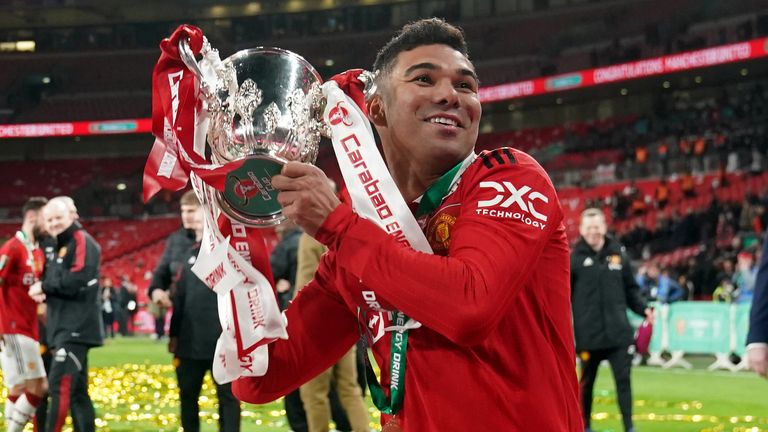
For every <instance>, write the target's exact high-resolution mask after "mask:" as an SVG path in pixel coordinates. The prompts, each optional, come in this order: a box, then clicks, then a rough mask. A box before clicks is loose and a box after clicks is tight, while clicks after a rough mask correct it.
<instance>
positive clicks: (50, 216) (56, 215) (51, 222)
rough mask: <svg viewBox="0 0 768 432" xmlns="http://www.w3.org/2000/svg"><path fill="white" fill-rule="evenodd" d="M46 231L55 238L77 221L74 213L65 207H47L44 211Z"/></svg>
mask: <svg viewBox="0 0 768 432" xmlns="http://www.w3.org/2000/svg"><path fill="white" fill-rule="evenodd" d="M43 215H44V217H45V229H46V230H47V231H48V233H49V234H50V235H52V236H54V237H56V236H58V235H59V234H61V233H62V232H64V231H65V230H66V229H67V228H69V227H70V226H71V225H72V223H73V222H74V221H75V218H74V216H73V214H72V212H71V211H70V210H69V209H68V208H66V206H64V205H47V206H45V207H44V209H43Z"/></svg>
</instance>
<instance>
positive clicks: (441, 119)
mask: <svg viewBox="0 0 768 432" xmlns="http://www.w3.org/2000/svg"><path fill="white" fill-rule="evenodd" d="M429 122H430V123H439V124H444V125H450V126H458V125H459V124H458V123H457V122H456V121H455V120H452V119H449V118H445V117H432V118H431V119H429Z"/></svg>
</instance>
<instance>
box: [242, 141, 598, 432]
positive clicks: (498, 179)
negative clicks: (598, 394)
mask: <svg viewBox="0 0 768 432" xmlns="http://www.w3.org/2000/svg"><path fill="white" fill-rule="evenodd" d="M562 217H563V216H562V210H561V208H560V204H559V201H558V199H557V196H556V194H555V190H554V187H553V186H552V183H551V182H550V180H549V178H548V176H547V175H546V173H545V172H544V170H543V169H542V168H541V166H540V165H539V164H538V163H536V161H534V160H533V159H532V158H531V157H530V156H528V155H527V154H525V153H523V152H520V151H517V150H514V149H507V148H505V149H499V150H496V151H493V152H483V153H481V154H480V155H479V156H478V157H477V159H476V160H475V161H474V162H473V163H472V164H471V165H470V166H469V167H468V168H467V170H466V171H465V172H464V174H463V175H462V177H461V179H460V180H459V182H458V184H457V186H455V187H454V189H453V190H452V191H449V195H448V196H447V197H445V199H444V200H443V202H442V204H441V205H440V206H439V207H438V209H436V210H435V211H434V212H432V213H431V214H429V215H427V216H426V217H423V218H421V219H420V221H419V222H420V224H421V225H422V227H423V229H424V232H425V235H426V236H427V239H428V240H429V242H430V244H431V245H432V248H433V250H434V252H435V254H434V255H430V254H425V253H421V252H417V251H414V250H413V249H411V248H408V247H403V246H402V245H401V244H399V243H398V242H397V240H396V239H395V238H394V237H392V236H390V235H388V234H387V233H385V232H384V231H383V230H381V229H379V228H378V227H377V226H376V225H374V224H373V223H372V222H370V221H368V220H365V219H362V218H360V217H358V216H357V215H355V214H354V213H353V212H352V210H351V209H350V207H348V206H346V205H341V206H339V207H338V208H337V209H336V210H335V211H334V212H333V213H331V215H330V216H329V217H328V218H327V220H326V221H325V222H324V224H323V226H322V227H321V229H320V231H319V232H318V234H317V238H318V240H320V241H321V242H322V243H324V244H325V245H327V246H328V247H329V252H328V253H327V254H326V255H325V256H324V258H323V261H322V263H321V265H320V268H319V269H318V271H317V273H316V275H315V279H314V280H313V281H312V282H310V283H309V285H307V287H305V288H304V289H303V290H302V291H301V293H300V294H299V296H298V297H297V298H296V300H295V301H294V302H293V303H292V304H291V306H290V307H289V308H288V310H287V311H286V315H287V318H288V334H289V338H288V339H287V340H279V341H277V342H275V343H273V344H271V345H270V363H269V370H268V373H267V374H266V375H265V376H264V377H258V378H242V379H239V380H237V381H236V382H235V383H234V386H233V390H234V392H235V394H236V395H237V396H238V397H239V398H240V399H242V400H244V401H246V402H252V403H264V402H267V401H271V400H274V399H276V398H278V397H280V396H281V395H284V394H286V393H287V392H289V391H291V390H292V389H294V388H296V387H297V386H299V385H300V384H302V383H303V382H305V381H307V380H308V379H310V378H312V377H313V376H315V375H317V374H318V373H319V372H321V371H322V370H325V369H326V368H328V367H329V366H330V365H331V364H333V363H334V362H335V361H336V360H337V359H338V358H339V357H340V356H341V355H342V354H343V353H345V352H346V351H347V350H348V349H349V348H350V347H351V345H352V344H354V342H355V340H356V339H357V338H358V336H359V332H360V328H363V329H365V328H367V329H368V330H367V333H369V334H370V335H371V336H372V338H373V341H374V343H373V344H372V351H373V353H374V357H375V359H376V362H377V363H378V365H379V367H380V368H381V370H382V387H383V388H384V389H385V392H387V393H388V385H389V355H390V345H391V336H390V334H389V333H386V335H385V332H384V327H386V326H389V325H390V324H391V319H390V316H389V314H388V313H387V312H380V310H381V309H389V310H392V309H396V310H400V311H403V312H404V313H405V314H406V315H407V316H409V317H411V318H413V319H415V320H417V321H419V322H421V323H422V327H421V328H418V329H415V330H410V332H409V337H408V348H407V354H406V360H407V361H406V366H405V398H404V402H403V408H402V410H401V411H400V413H398V414H397V419H398V421H399V423H400V425H401V427H402V429H403V430H404V431H449V430H457V431H458V430H461V431H469V430H473V431H529V430H541V431H579V432H580V431H582V430H583V426H582V421H581V416H580V414H579V402H578V387H577V380H576V372H575V353H574V347H573V332H572V328H571V317H570V316H571V315H570V290H569V286H568V283H569V255H568V245H567V242H566V236H565V230H564V226H563V224H562ZM358 307H360V308H362V309H363V310H364V311H365V312H366V313H365V314H360V315H358V313H357V308H358ZM358 316H361V317H362V316H365V317H367V318H366V319H365V322H360V323H359V324H358ZM361 321H362V320H361ZM388 420H389V418H388V416H383V419H382V421H383V422H384V423H386V422H387V421H388Z"/></svg>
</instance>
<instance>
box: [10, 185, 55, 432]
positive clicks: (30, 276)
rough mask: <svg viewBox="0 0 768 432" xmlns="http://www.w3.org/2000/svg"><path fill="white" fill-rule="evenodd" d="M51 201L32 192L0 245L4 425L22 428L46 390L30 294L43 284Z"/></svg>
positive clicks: (13, 428)
mask: <svg viewBox="0 0 768 432" xmlns="http://www.w3.org/2000/svg"><path fill="white" fill-rule="evenodd" d="M46 202H47V200H46V199H45V198H42V197H34V198H30V199H29V200H27V202H26V203H25V204H24V206H23V207H22V209H21V214H22V217H23V221H22V224H21V229H20V230H19V231H17V232H16V234H15V235H14V236H13V237H12V238H11V239H10V240H8V241H7V242H5V243H4V244H3V245H2V247H0V347H1V348H2V353H0V365H2V369H3V383H4V384H5V386H6V387H8V398H7V399H6V401H5V426H6V429H7V430H8V431H9V432H10V431H13V432H16V431H21V430H23V429H24V427H25V426H26V424H27V423H28V422H29V421H30V419H32V417H33V416H34V415H35V411H36V410H37V407H38V406H39V405H40V404H41V402H42V401H43V399H44V398H45V395H46V392H47V391H48V379H47V378H46V372H45V365H44V363H43V359H42V356H41V350H40V343H39V340H40V333H39V328H38V317H37V309H38V304H37V302H36V301H35V300H34V299H32V298H31V297H30V296H29V295H27V293H28V292H29V290H30V289H32V287H33V286H36V287H37V289H39V285H40V279H41V277H42V275H43V264H44V262H45V258H44V256H43V252H42V250H41V249H40V247H39V244H38V242H39V240H40V239H41V238H42V237H43V236H44V235H45V228H44V218H43V216H42V215H41V214H40V213H41V210H42V208H43V206H44V205H45V204H46Z"/></svg>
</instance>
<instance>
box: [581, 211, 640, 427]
mask: <svg viewBox="0 0 768 432" xmlns="http://www.w3.org/2000/svg"><path fill="white" fill-rule="evenodd" d="M606 231H607V227H606V223H605V216H604V215H603V213H602V211H600V210H598V209H594V208H592V209H587V210H585V211H584V212H583V213H582V214H581V224H580V226H579V233H580V234H581V239H580V240H579V242H578V243H577V244H576V246H575V247H574V248H573V252H572V253H571V300H572V305H573V324H574V330H575V332H576V352H577V353H578V355H579V358H580V360H581V379H580V384H581V403H582V412H583V416H584V425H585V427H586V430H587V431H590V430H591V429H590V416H591V414H592V389H593V386H594V384H595V378H596V377H597V370H598V367H599V366H600V362H601V361H602V360H608V362H609V363H610V365H611V370H612V371H613V377H614V380H615V382H616V394H617V399H618V402H619V409H620V410H621V415H622V419H623V422H624V429H625V430H626V431H633V430H634V429H633V425H632V389H631V385H630V368H631V367H632V355H633V354H634V345H633V344H634V331H633V329H632V326H631V325H630V324H629V319H628V317H627V308H629V309H631V310H632V311H633V312H634V313H636V314H638V315H640V316H645V317H646V319H648V320H649V321H651V322H652V321H653V311H652V310H651V309H649V308H648V307H647V305H646V301H645V299H644V298H643V297H642V296H641V294H640V287H639V286H638V285H637V282H636V281H635V277H634V273H633V272H632V268H631V266H630V263H629V259H628V258H627V256H626V254H625V253H624V248H623V247H622V246H621V245H620V244H619V243H618V242H617V241H615V240H614V239H612V238H611V237H607V236H606Z"/></svg>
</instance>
